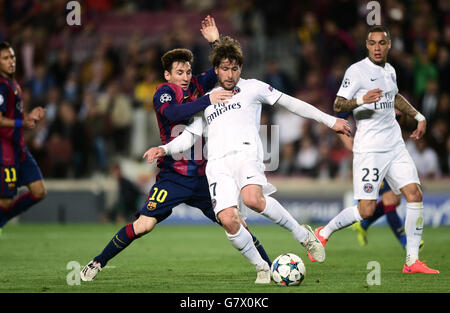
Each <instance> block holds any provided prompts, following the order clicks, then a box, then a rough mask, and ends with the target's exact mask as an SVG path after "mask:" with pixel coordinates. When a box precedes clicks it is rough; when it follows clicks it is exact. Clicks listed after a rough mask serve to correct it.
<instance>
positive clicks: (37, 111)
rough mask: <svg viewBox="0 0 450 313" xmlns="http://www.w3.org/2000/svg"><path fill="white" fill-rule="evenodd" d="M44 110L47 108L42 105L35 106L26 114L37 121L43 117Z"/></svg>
mask: <svg viewBox="0 0 450 313" xmlns="http://www.w3.org/2000/svg"><path fill="white" fill-rule="evenodd" d="M45 112H47V110H45V109H44V108H43V107H36V108H34V109H33V110H32V111H31V112H30V113H29V114H28V117H29V118H30V119H33V120H35V121H36V122H37V121H40V120H41V119H43V118H44V117H45Z"/></svg>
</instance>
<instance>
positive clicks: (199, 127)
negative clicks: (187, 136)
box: [185, 111, 205, 136]
mask: <svg viewBox="0 0 450 313" xmlns="http://www.w3.org/2000/svg"><path fill="white" fill-rule="evenodd" d="M204 127H205V125H204V120H203V111H202V112H199V113H197V114H195V115H194V116H193V117H192V119H191V122H190V123H189V125H188V126H186V128H185V130H187V131H188V132H190V133H192V134H194V135H197V136H202V134H203V129H204Z"/></svg>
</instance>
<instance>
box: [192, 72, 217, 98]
mask: <svg viewBox="0 0 450 313" xmlns="http://www.w3.org/2000/svg"><path fill="white" fill-rule="evenodd" d="M196 78H197V80H198V83H199V84H200V85H201V86H202V87H203V89H204V90H205V92H208V91H209V90H211V89H213V88H214V86H215V85H216V84H217V75H216V72H214V68H213V67H211V68H210V69H209V70H207V71H206V72H203V73H201V74H200V75H197V76H196Z"/></svg>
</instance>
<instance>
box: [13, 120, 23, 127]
mask: <svg viewBox="0 0 450 313" xmlns="http://www.w3.org/2000/svg"><path fill="white" fill-rule="evenodd" d="M14 127H15V128H22V127H23V120H14Z"/></svg>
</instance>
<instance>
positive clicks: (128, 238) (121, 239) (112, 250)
mask: <svg viewBox="0 0 450 313" xmlns="http://www.w3.org/2000/svg"><path fill="white" fill-rule="evenodd" d="M139 237H140V236H137V235H136V234H135V232H134V228H133V224H128V225H126V226H124V227H122V228H121V229H120V230H119V231H118V232H117V233H116V234H115V235H114V237H113V238H112V239H111V241H110V242H109V243H108V244H107V245H106V247H105V248H104V249H103V251H102V253H100V254H99V255H98V256H96V257H95V258H94V261H95V262H98V263H100V264H101V266H102V267H104V266H105V265H106V263H107V262H108V261H109V260H111V259H112V258H113V257H115V256H116V255H117V254H118V253H119V252H121V251H122V250H123V249H125V248H126V247H128V246H129V245H130V244H131V243H132V242H133V241H134V240H135V239H137V238H139Z"/></svg>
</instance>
